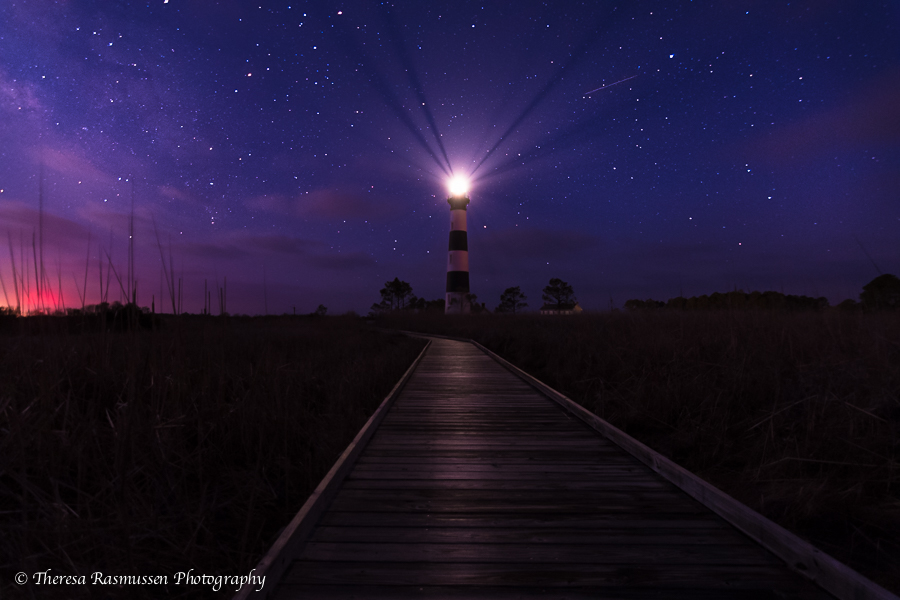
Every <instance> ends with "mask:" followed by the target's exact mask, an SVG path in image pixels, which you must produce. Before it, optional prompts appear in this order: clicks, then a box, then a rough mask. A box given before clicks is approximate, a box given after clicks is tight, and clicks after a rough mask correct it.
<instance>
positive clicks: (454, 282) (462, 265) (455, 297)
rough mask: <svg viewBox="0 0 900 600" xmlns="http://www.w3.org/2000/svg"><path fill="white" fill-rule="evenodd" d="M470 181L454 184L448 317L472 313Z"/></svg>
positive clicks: (454, 180)
mask: <svg viewBox="0 0 900 600" xmlns="http://www.w3.org/2000/svg"><path fill="white" fill-rule="evenodd" d="M468 191H469V186H468V182H467V181H465V179H462V178H454V179H453V180H451V181H450V197H449V198H447V203H448V204H450V252H449V256H448V257H447V295H446V297H445V300H446V303H445V308H444V313H445V314H451V313H453V314H462V313H467V312H469V301H468V299H467V298H466V295H467V294H468V293H469V242H468V237H467V233H466V206H468V205H469V197H468V195H467V192H468Z"/></svg>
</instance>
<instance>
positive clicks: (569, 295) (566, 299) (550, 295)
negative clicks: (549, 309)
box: [542, 277, 578, 310]
mask: <svg viewBox="0 0 900 600" xmlns="http://www.w3.org/2000/svg"><path fill="white" fill-rule="evenodd" d="M543 292H544V295H543V296H542V298H543V300H544V302H547V303H549V304H555V305H556V308H557V309H558V310H563V309H564V308H565V307H567V306H573V305H574V304H575V303H576V302H578V300H576V299H575V292H574V291H573V290H572V286H571V285H569V284H568V283H566V282H565V281H563V280H562V279H557V278H555V277H554V278H553V279H551V280H550V285H548V286H546V287H544V290H543Z"/></svg>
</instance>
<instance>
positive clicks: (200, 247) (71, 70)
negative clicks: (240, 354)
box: [0, 0, 900, 314]
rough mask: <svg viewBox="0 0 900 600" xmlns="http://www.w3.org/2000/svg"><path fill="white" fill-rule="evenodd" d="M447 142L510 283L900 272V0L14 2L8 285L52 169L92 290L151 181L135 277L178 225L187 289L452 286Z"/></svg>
mask: <svg viewBox="0 0 900 600" xmlns="http://www.w3.org/2000/svg"><path fill="white" fill-rule="evenodd" d="M604 86H608V87H606V89H601V90H599V91H593V92H591V91H592V90H597V89H598V88H603V87H604ZM588 92H591V93H588ZM42 165H43V167H42ZM451 171H452V172H453V173H463V174H466V175H470V176H471V179H472V190H471V192H470V197H471V200H472V202H471V204H470V205H469V209H468V220H469V226H468V229H469V252H470V271H471V288H472V289H471V291H472V292H473V293H475V294H477V296H478V300H479V302H481V301H483V302H486V304H487V306H488V307H489V308H493V307H495V306H496V305H497V304H498V301H499V296H500V293H501V292H502V291H503V290H504V289H505V288H507V287H510V286H516V285H518V286H521V288H522V290H523V291H524V292H525V293H526V294H527V295H528V301H529V305H530V307H531V308H532V309H536V308H538V307H539V306H540V305H541V299H540V295H541V288H542V287H543V286H544V285H546V284H547V282H548V280H549V279H550V278H552V277H560V278H562V279H564V280H566V281H568V282H569V283H570V284H571V285H572V286H573V287H574V290H575V293H576V296H577V297H578V299H579V301H580V302H581V305H582V306H583V307H584V308H586V309H604V310H605V309H608V308H609V306H610V303H611V302H612V303H613V305H615V306H617V307H621V305H622V304H623V303H624V301H625V300H627V299H629V298H642V299H646V298H648V297H652V298H655V299H661V300H666V299H668V298H670V297H673V296H677V295H679V294H683V295H685V296H690V295H699V294H704V293H712V292H715V291H720V292H724V291H728V290H732V289H734V288H735V287H737V288H738V289H743V290H745V291H748V292H749V291H751V290H756V289H758V290H761V291H762V290H777V291H784V292H785V293H792V294H806V295H811V296H826V297H828V299H829V300H830V301H831V302H832V303H833V304H834V303H837V302H840V301H841V300H843V299H845V298H857V297H858V294H859V292H860V290H861V287H862V286H863V285H864V284H865V283H867V282H868V281H870V280H871V279H873V278H874V277H875V276H877V275H878V272H879V271H878V270H880V271H882V272H885V273H894V274H898V275H900V4H898V3H897V2H893V1H892V2H874V1H868V0H807V1H804V2H783V1H780V2H775V1H767V0H748V1H744V2H709V1H707V2H700V1H694V2H690V1H680V2H679V1H659V2H640V1H638V2H631V1H629V2H602V1H598V2H568V1H563V2H531V1H521V2H478V3H473V2H464V1H453V2H446V3H441V2H406V1H398V2H393V3H378V2H360V1H348V2H344V3H340V2H338V3H329V2H309V3H302V2H293V1H291V0H287V1H285V2H264V3H263V2H249V1H243V0H222V1H218V2H215V1H213V0H152V1H149V2H148V1H142V2H136V1H135V2H130V1H124V0H103V1H100V0H97V1H93V2H92V1H88V0H68V1H66V0H56V1H54V0H2V2H0V242H2V243H0V275H2V277H3V281H4V284H5V287H6V290H7V295H8V296H9V297H10V298H11V300H12V302H11V303H13V304H14V298H13V293H14V292H13V275H12V269H11V265H10V258H9V249H8V246H9V245H10V240H11V242H12V246H13V252H14V255H15V257H16V263H17V269H18V270H19V271H21V267H22V266H23V265H24V266H25V269H26V270H27V271H29V272H30V275H29V277H30V285H31V286H33V285H34V258H33V257H34V255H35V254H36V253H38V254H39V253H40V249H39V246H40V244H39V242H37V241H36V242H35V248H36V250H34V249H33V247H32V235H33V234H34V235H36V238H35V239H37V238H38V237H39V236H38V235H37V234H35V232H36V230H37V227H38V221H39V216H38V215H39V203H40V200H39V199H40V196H41V194H40V193H39V190H40V187H41V186H40V185H39V182H40V180H41V173H42V172H43V206H44V217H43V221H44V226H43V238H44V241H43V256H44V268H45V271H46V274H47V275H46V279H47V280H48V281H50V282H52V287H53V289H54V290H55V289H57V288H58V287H59V282H60V281H61V282H62V288H63V297H64V299H65V303H66V305H67V306H70V307H71V306H75V305H80V300H79V299H78V296H79V292H78V290H77V289H76V288H77V287H78V288H80V287H82V286H83V284H84V278H85V262H86V258H87V257H88V256H90V259H89V261H88V266H89V272H88V288H87V302H88V303H93V302H96V301H98V299H99V286H100V284H99V274H98V262H102V263H104V269H105V268H106V266H105V265H106V264H108V263H109V260H110V258H111V260H112V263H113V265H114V266H115V269H116V272H117V273H119V275H120V276H121V277H123V278H125V277H126V272H127V263H128V236H129V217H130V212H131V202H132V193H133V196H134V206H135V211H134V214H135V264H136V267H135V271H136V278H137V280H138V301H139V303H140V304H141V305H146V306H149V305H150V303H151V295H153V296H155V302H156V308H157V310H160V305H161V302H160V294H161V292H160V289H161V287H162V288H165V284H164V283H162V275H161V273H162V268H161V260H160V248H162V251H163V254H164V255H165V260H166V263H167V266H168V264H169V259H170V257H171V265H172V266H173V267H174V271H175V277H176V278H182V280H183V282H184V283H183V286H184V287H183V290H184V291H183V295H184V309H185V310H187V311H190V312H199V311H200V310H201V308H202V306H203V300H202V296H203V289H204V280H206V281H207V282H208V283H207V285H208V286H209V288H211V289H212V288H215V286H216V282H217V281H218V284H219V285H222V283H223V281H224V278H225V277H227V278H228V306H227V309H228V311H229V312H231V313H249V314H259V313H263V312H264V311H266V310H267V311H268V312H269V313H282V312H291V311H292V310H294V308H296V311H297V313H301V312H302V313H306V312H310V311H312V310H314V309H315V308H316V306H317V305H319V304H325V305H326V306H327V307H328V309H329V313H332V314H333V313H341V312H344V311H347V310H354V311H357V312H359V313H362V314H365V313H366V312H367V311H368V309H369V306H370V305H371V304H372V303H373V302H376V301H379V300H380V297H379V294H378V291H379V289H380V288H381V287H382V286H383V285H384V283H385V282H386V281H388V280H391V279H393V278H394V277H399V278H400V279H402V280H405V281H408V282H409V283H410V284H412V287H413V291H414V293H416V294H417V295H418V296H420V297H424V298H426V299H429V300H431V299H436V298H443V294H444V285H445V270H446V266H445V261H446V256H447V238H448V231H449V206H448V205H447V201H446V198H447V191H446V186H445V181H446V179H447V174H448V173H450V172H451ZM157 234H158V238H159V240H160V242H159V244H158V243H157ZM89 240H90V246H89V245H88V244H89ZM23 252H24V258H23ZM866 253H868V255H869V257H871V258H869V257H867V255H866ZM107 255H108V257H107ZM23 261H24V262H23ZM20 274H21V273H20ZM104 277H105V275H104ZM162 295H163V296H166V297H168V296H169V292H168V290H167V289H163V292H162ZM119 297H120V292H118V284H117V283H115V280H114V278H113V283H112V284H111V286H110V297H109V299H110V300H115V299H119ZM166 302H167V305H166V306H165V310H166V311H170V310H171V303H170V302H169V301H168V300H167V301H166ZM5 303H6V299H5V298H4V297H3V296H0V304H5ZM215 311H217V304H216V301H214V312H215Z"/></svg>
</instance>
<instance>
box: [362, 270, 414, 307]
mask: <svg viewBox="0 0 900 600" xmlns="http://www.w3.org/2000/svg"><path fill="white" fill-rule="evenodd" d="M380 293H381V302H380V303H377V304H373V305H372V312H375V313H379V312H386V311H394V310H402V309H404V308H407V307H408V305H410V304H413V305H415V304H416V303H417V302H418V299H417V298H416V297H415V295H413V293H412V286H411V285H409V284H408V283H407V282H405V281H400V278H399V277H394V280H393V281H388V282H386V283H385V284H384V287H383V288H381V292H380Z"/></svg>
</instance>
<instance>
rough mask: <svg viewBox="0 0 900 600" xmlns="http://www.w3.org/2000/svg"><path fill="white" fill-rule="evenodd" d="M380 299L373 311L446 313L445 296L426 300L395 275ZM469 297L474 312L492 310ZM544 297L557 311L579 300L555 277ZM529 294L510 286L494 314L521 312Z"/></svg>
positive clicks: (565, 283)
mask: <svg viewBox="0 0 900 600" xmlns="http://www.w3.org/2000/svg"><path fill="white" fill-rule="evenodd" d="M379 293H380V295H381V302H376V303H374V304H372V306H371V308H370V314H372V315H379V314H384V313H390V312H396V311H412V312H444V308H445V306H444V304H445V303H444V299H443V298H440V299H437V300H425V299H424V298H419V297H418V296H416V295H415V294H414V293H413V289H412V286H411V285H410V284H409V283H408V282H406V281H401V280H400V278H399V277H395V278H394V280H393V281H387V282H385V284H384V287H383V288H381V291H380V292H379ZM466 299H467V300H468V302H469V306H471V308H472V312H473V313H480V312H491V311H490V309H488V308H487V306H486V304H485V303H484V302H482V303H481V304H479V303H478V296H477V295H475V294H467V295H466ZM541 299H542V300H543V301H544V302H545V303H546V304H545V306H551V307H553V308H556V309H557V310H566V309H568V308H571V307H572V306H574V305H575V304H576V303H577V302H578V300H577V299H576V298H575V292H574V290H573V289H572V286H571V285H569V284H568V283H567V282H565V281H563V280H562V279H559V278H556V277H554V278H553V279H551V280H550V282H549V283H548V284H547V285H546V286H544V289H543V290H542V294H541ZM527 300H528V297H527V296H526V295H525V294H524V293H523V292H522V288H521V287H520V286H514V287H508V288H506V289H505V290H504V291H503V293H502V294H500V304H498V305H497V307H496V308H494V310H493V312H495V313H507V314H513V315H515V314H518V313H520V312H522V311H523V310H525V309H526V308H528V302H527Z"/></svg>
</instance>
